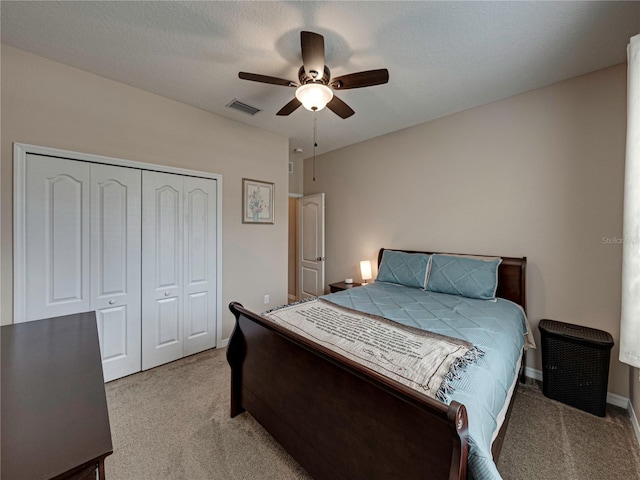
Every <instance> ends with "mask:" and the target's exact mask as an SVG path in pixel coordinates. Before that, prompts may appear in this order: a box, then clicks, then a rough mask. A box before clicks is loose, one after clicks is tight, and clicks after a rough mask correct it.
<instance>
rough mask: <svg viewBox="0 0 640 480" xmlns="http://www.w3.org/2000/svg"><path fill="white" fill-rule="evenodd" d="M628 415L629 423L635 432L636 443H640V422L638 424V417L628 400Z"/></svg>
mask: <svg viewBox="0 0 640 480" xmlns="http://www.w3.org/2000/svg"><path fill="white" fill-rule="evenodd" d="M628 410H629V416H630V417H631V425H633V430H634V431H635V432H636V439H637V440H638V445H640V424H638V417H637V416H636V412H635V411H634V410H633V405H632V404H631V402H629V408H628Z"/></svg>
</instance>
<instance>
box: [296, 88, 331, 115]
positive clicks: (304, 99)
mask: <svg viewBox="0 0 640 480" xmlns="http://www.w3.org/2000/svg"><path fill="white" fill-rule="evenodd" d="M296 98H297V99H298V100H300V102H301V103H302V106H304V108H306V109H307V110H311V111H314V110H322V109H323V108H324V107H325V106H326V105H327V103H329V102H330V101H331V99H332V98H333V90H331V89H330V88H329V87H327V86H326V85H323V84H321V83H307V84H306V85H300V86H299V87H298V89H297V90H296Z"/></svg>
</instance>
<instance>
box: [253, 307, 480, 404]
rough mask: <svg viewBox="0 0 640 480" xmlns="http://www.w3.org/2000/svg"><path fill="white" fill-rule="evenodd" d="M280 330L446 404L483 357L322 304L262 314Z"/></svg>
mask: <svg viewBox="0 0 640 480" xmlns="http://www.w3.org/2000/svg"><path fill="white" fill-rule="evenodd" d="M262 316H263V317H266V318H268V319H270V320H272V321H274V322H276V323H278V324H279V325H282V326H284V327H286V328H288V329H289V330H292V331H294V332H296V333H298V334H299V335H302V336H303V337H306V338H308V339H311V340H313V341H315V342H316V343H319V344H320V345H323V346H324V347H327V348H329V349H330V350H333V351H335V352H336V353H339V354H340V355H342V356H344V357H347V358H349V359H351V360H354V361H357V362H358V363H360V364H362V365H364V366H366V367H367V368H369V369H371V370H374V371H376V372H378V373H380V374H382V375H386V376H387V377H390V378H392V379H394V380H396V381H398V382H400V383H403V384H404V385H407V386H409V387H411V388H413V389H415V390H417V391H419V392H420V393H423V394H425V395H428V396H430V397H432V398H436V399H438V400H440V401H442V402H445V403H448V397H447V394H448V393H452V391H453V388H452V387H451V381H452V380H454V379H455V378H458V374H459V372H460V370H461V369H463V368H464V367H465V366H466V365H468V364H469V363H471V362H474V361H475V360H477V358H478V357H479V356H482V355H483V352H482V351H480V350H478V349H477V348H476V347H474V346H473V345H472V344H470V343H469V342H465V341H463V340H459V339H456V338H451V337H446V336H443V335H438V334H436V333H432V332H428V331H426V330H420V329H417V328H412V327H407V326H405V325H401V324H399V323H396V322H394V321H392V320H387V319H384V318H382V317H377V316H374V315H369V314H366V313H363V312H359V311H357V310H352V309H349V308H346V307H341V306H338V305H336V304H333V303H331V302H328V301H326V300H323V299H319V298H312V299H310V300H307V301H302V302H299V303H295V304H291V305H287V306H284V307H280V308H277V309H274V310H270V311H268V312H265V313H263V314H262Z"/></svg>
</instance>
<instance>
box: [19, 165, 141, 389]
mask: <svg viewBox="0 0 640 480" xmlns="http://www.w3.org/2000/svg"><path fill="white" fill-rule="evenodd" d="M25 189H26V191H25V216H24V217H25V238H26V245H25V275H24V276H23V278H25V286H24V291H25V299H24V317H23V318H20V319H16V321H30V320H38V319H42V318H48V317H56V316H60V315H67V314H72V313H79V312H85V311H89V310H95V311H96V317H97V321H98V334H99V337H100V350H101V353H102V360H103V371H104V376H105V380H106V381H109V380H112V379H115V378H119V377H122V376H124V375H128V374H130V373H134V372H136V371H139V370H140V356H141V347H140V263H141V258H140V225H141V216H140V211H141V210H140V207H141V172H140V171H139V170H135V169H130V168H121V167H116V166H110V165H100V164H92V163H87V162H81V161H75V160H67V159H59V158H54V157H47V156H41V155H27V162H26V183H25Z"/></svg>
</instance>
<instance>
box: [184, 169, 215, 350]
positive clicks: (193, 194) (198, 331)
mask: <svg viewBox="0 0 640 480" xmlns="http://www.w3.org/2000/svg"><path fill="white" fill-rule="evenodd" d="M183 178H184V199H185V200H184V317H183V318H184V322H183V323H184V324H183V338H184V355H191V354H194V353H198V352H202V351H203V350H207V349H209V348H213V347H215V346H216V320H217V319H216V314H217V310H216V303H217V299H216V292H217V288H216V222H217V220H216V203H217V201H216V198H217V192H216V188H217V184H216V181H215V180H209V179H205V178H195V177H183Z"/></svg>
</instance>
